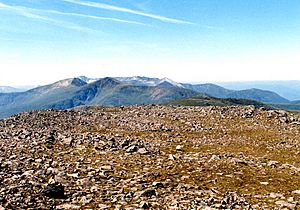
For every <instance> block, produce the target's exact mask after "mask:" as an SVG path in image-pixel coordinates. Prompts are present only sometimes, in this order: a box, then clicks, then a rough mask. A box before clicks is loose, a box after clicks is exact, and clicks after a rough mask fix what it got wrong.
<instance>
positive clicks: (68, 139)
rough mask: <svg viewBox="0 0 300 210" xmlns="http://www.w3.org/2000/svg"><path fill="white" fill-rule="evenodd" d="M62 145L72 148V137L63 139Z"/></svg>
mask: <svg viewBox="0 0 300 210" xmlns="http://www.w3.org/2000/svg"><path fill="white" fill-rule="evenodd" d="M63 144H64V145H66V146H72V145H73V144H74V139H73V138H72V137H69V138H65V139H63Z"/></svg>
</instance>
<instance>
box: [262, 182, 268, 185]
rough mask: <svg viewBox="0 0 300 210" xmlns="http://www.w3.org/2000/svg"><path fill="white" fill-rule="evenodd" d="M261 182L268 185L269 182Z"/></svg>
mask: <svg viewBox="0 0 300 210" xmlns="http://www.w3.org/2000/svg"><path fill="white" fill-rule="evenodd" d="M260 184H262V185H268V184H269V182H260Z"/></svg>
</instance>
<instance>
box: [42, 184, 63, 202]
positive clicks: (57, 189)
mask: <svg viewBox="0 0 300 210" xmlns="http://www.w3.org/2000/svg"><path fill="white" fill-rule="evenodd" d="M64 193H65V188H64V186H62V185H61V184H57V183H55V184H48V185H47V187H46V189H45V190H44V194H45V196H47V197H49V198H57V199H64V198H65V195H64Z"/></svg>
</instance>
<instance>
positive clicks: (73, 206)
mask: <svg viewBox="0 0 300 210" xmlns="http://www.w3.org/2000/svg"><path fill="white" fill-rule="evenodd" d="M56 208H57V209H80V208H81V206H77V205H74V204H68V203H66V204H61V205H59V206H56ZM0 210H1V208H0Z"/></svg>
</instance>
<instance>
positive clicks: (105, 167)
mask: <svg viewBox="0 0 300 210" xmlns="http://www.w3.org/2000/svg"><path fill="white" fill-rule="evenodd" d="M100 169H101V170H103V171H112V170H113V167H112V166H101V167H100Z"/></svg>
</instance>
